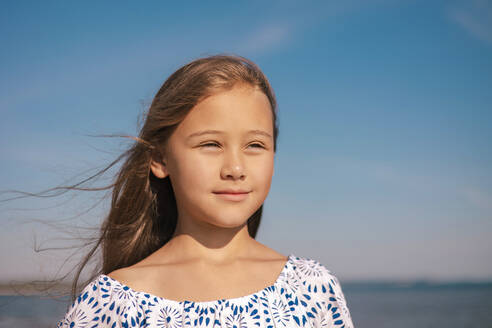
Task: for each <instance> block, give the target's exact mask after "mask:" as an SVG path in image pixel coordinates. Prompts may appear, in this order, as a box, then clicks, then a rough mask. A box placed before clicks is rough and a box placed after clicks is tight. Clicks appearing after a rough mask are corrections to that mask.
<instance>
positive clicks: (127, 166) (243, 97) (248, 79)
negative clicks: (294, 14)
mask: <svg viewBox="0 0 492 328" xmlns="http://www.w3.org/2000/svg"><path fill="white" fill-rule="evenodd" d="M277 136H278V126H277V115H276V100H275V96H274V92H273V90H272V88H271V86H270V84H269V82H268V80H267V78H266V77H265V76H264V75H263V73H262V72H261V71H260V69H259V68H258V67H257V66H256V65H255V64H254V63H253V62H251V61H250V60H248V59H246V58H243V57H240V56H226V55H215V56H210V57H206V58H200V59H197V60H195V61H192V62H190V63H188V64H186V65H185V66H183V67H181V68H180V69H178V70H177V71H176V72H175V73H173V74H172V75H171V76H170V77H169V78H168V79H167V80H166V81H165V82H164V84H163V85H162V87H161V88H160V90H159V91H158V92H157V94H156V96H155V98H154V100H153V101H152V103H151V105H150V108H149V111H148V114H147V117H146V119H145V122H144V125H143V128H142V130H141V132H140V134H139V137H138V138H136V140H137V142H136V143H135V144H134V145H133V146H132V148H130V149H129V150H128V151H127V152H126V153H125V154H124V155H126V161H125V162H124V164H123V166H122V167H121V169H120V171H119V173H118V175H117V179H116V181H115V183H114V185H112V186H113V197H112V202H111V209H110V212H109V215H108V216H107V218H106V220H105V221H104V223H103V225H102V229H101V235H100V238H99V240H98V243H97V245H96V246H95V247H94V249H93V250H92V252H91V253H89V257H90V255H92V254H93V253H94V252H95V251H96V249H97V248H98V247H99V246H101V248H102V255H103V256H102V270H101V271H100V272H99V274H98V275H97V276H94V277H92V278H91V279H92V280H90V282H89V283H88V284H87V285H86V286H85V288H84V289H83V290H82V291H81V292H80V293H79V294H78V297H76V298H75V297H73V295H75V294H73V295H72V304H71V305H70V306H69V308H68V311H67V313H66V315H65V317H64V318H63V319H62V320H60V321H59V322H58V327H59V328H61V327H67V328H68V327H168V328H180V327H347V328H348V327H353V324H352V320H351V317H350V313H349V310H348V308H347V305H346V302H345V298H344V295H343V293H342V289H341V286H340V284H339V282H338V280H337V278H336V277H335V276H334V275H333V274H332V273H331V272H330V271H329V270H328V269H327V268H326V267H325V266H323V265H322V264H321V263H319V262H318V261H316V260H313V259H309V258H304V257H299V256H296V255H294V254H289V255H288V256H284V255H282V254H280V253H278V252H276V251H275V250H273V249H271V248H269V247H267V246H266V245H263V244H261V243H260V242H258V241H256V240H255V236H256V232H257V230H258V226H259V224H260V219H261V214H262V210H263V203H264V201H265V199H266V197H267V195H268V191H269V189H270V183H271V179H272V176H273V172H274V155H275V152H276V142H277ZM87 260H88V258H86V261H85V262H83V265H82V267H83V266H84V265H85V264H86V263H87ZM78 274H80V270H79V271H78ZM78 274H77V276H76V279H78ZM75 286H76V283H75Z"/></svg>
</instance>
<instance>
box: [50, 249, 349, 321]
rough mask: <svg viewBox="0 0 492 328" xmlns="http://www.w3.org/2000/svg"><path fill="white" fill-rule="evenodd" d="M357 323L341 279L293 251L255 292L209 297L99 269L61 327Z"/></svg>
mask: <svg viewBox="0 0 492 328" xmlns="http://www.w3.org/2000/svg"><path fill="white" fill-rule="evenodd" d="M72 327H74V328H75V327H77V328H79V327H80V328H85V327H87V328H95V327H112V328H115V327H121V328H127V327H159V328H188V327H207V328H218V327H223V328H250V327H265V328H280V327H289V328H290V327H305V328H328V327H337V328H353V323H352V319H351V316H350V312H349V309H348V307H347V304H346V300H345V296H344V294H343V292H342V288H341V286H340V283H339V281H338V279H337V278H336V277H335V275H333V274H332V273H331V272H330V271H329V270H328V269H327V268H326V267H325V266H324V265H322V264H321V263H320V262H318V261H316V260H314V259H309V258H305V257H299V256H295V255H293V254H290V255H289V256H288V259H287V262H286V263H285V265H284V268H283V269H282V272H281V273H280V275H279V276H278V278H277V280H276V281H275V283H274V284H273V285H271V286H268V287H266V288H264V289H262V290H260V291H258V292H256V293H253V294H250V295H246V296H242V297H237V298H230V299H220V300H215V301H208V302H193V301H181V302H179V301H174V300H169V299H165V298H162V297H158V296H155V295H152V294H149V293H146V292H142V291H135V290H133V289H131V288H130V287H128V286H125V285H123V284H122V283H120V282H119V281H117V280H114V279H112V278H111V277H109V276H107V275H104V274H101V275H99V276H98V277H97V278H95V279H94V280H93V281H92V282H91V283H89V284H88V285H87V286H86V287H85V288H84V289H83V290H82V292H81V293H80V294H79V295H78V297H77V299H76V300H75V302H73V303H72V304H71V305H70V307H69V309H68V311H67V313H66V315H65V317H64V318H63V319H62V320H60V321H59V322H58V325H57V328H72Z"/></svg>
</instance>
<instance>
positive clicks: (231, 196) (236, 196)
mask: <svg viewBox="0 0 492 328" xmlns="http://www.w3.org/2000/svg"><path fill="white" fill-rule="evenodd" d="M214 194H216V195H217V196H218V197H219V198H221V199H224V200H229V201H233V202H240V201H242V200H244V199H246V198H247V197H248V194H249V192H241V193H224V192H214Z"/></svg>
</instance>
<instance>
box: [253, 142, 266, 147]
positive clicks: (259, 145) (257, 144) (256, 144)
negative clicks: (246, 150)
mask: <svg viewBox="0 0 492 328" xmlns="http://www.w3.org/2000/svg"><path fill="white" fill-rule="evenodd" d="M250 146H258V147H254V148H265V147H263V145H261V144H259V143H254V144H251V145H250Z"/></svg>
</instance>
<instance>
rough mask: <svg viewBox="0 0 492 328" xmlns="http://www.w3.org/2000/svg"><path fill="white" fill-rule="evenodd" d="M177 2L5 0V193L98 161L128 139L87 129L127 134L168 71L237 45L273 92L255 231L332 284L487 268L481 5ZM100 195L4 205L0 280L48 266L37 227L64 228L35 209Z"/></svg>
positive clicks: (74, 204)
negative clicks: (274, 120) (268, 181)
mask: <svg viewBox="0 0 492 328" xmlns="http://www.w3.org/2000/svg"><path fill="white" fill-rule="evenodd" d="M177 3H178V2H164V1H145V2H142V1H138V2H137V1H133V2H129V1H128V2H125V1H113V2H111V1H104V2H98V1H93V2H89V1H84V2H80V1H2V2H1V3H0V44H1V51H0V111H1V119H0V151H1V158H2V160H1V161H0V189H2V190H5V189H21V190H27V191H40V190H43V189H46V188H49V187H53V186H56V185H58V184H60V183H63V182H64V181H66V179H69V178H71V177H73V176H74V175H75V174H78V173H81V172H83V171H85V170H88V169H91V168H94V167H102V165H104V164H107V163H109V161H110V160H111V159H113V158H115V157H116V156H117V155H118V153H119V151H120V150H122V149H124V148H123V147H124V146H125V145H128V143H126V144H125V143H123V142H122V141H121V140H117V139H107V138H106V139H104V138H94V137H89V136H87V135H94V134H110V133H125V134H131V135H136V133H137V119H138V116H139V113H141V112H142V110H143V109H145V104H148V103H149V102H150V101H151V100H152V97H153V95H154V94H155V92H156V91H157V90H158V89H159V87H160V85H161V84H162V83H163V81H164V80H165V79H166V78H167V77H168V76H169V74H171V73H172V72H173V71H175V70H176V69H177V68H179V67H180V66H181V65H183V64H185V63H187V62H188V61H190V60H193V59H195V58H198V57H200V56H205V55H211V54H216V53H222V52H226V53H234V54H239V55H242V56H246V57H248V58H250V59H252V60H254V61H255V62H256V63H257V64H258V65H259V66H260V67H261V68H262V69H263V71H264V72H265V74H266V75H267V77H268V78H269V80H270V82H271V84H272V85H273V88H274V90H275V92H276V96H277V100H278V104H279V107H278V111H279V123H280V135H279V139H278V152H277V155H276V159H275V161H276V162H275V175H274V178H273V182H272V186H271V190H270V194H269V195H268V198H267V201H266V203H265V212H264V213H265V214H264V218H263V222H262V226H261V227H260V232H259V234H258V240H259V241H261V242H263V243H265V244H267V245H268V246H270V247H272V248H274V249H276V250H277V251H279V252H281V253H284V254H289V253H294V254H296V255H299V256H304V257H308V258H314V259H317V260H319V261H320V262H322V263H323V264H325V265H326V266H327V267H328V268H329V269H330V270H332V271H333V272H334V273H335V274H337V276H339V278H340V279H341V280H351V279H438V280H449V279H472V280H473V279H492V238H491V237H492V128H491V125H492V92H491V91H492V2H491V1H472V0H470V1H464V0H463V1H404V0H401V1H396V0H395V1H389V0H388V1H362V0H360V1H303V2H300V1H267V2H265V1H210V2H209V1H207V2H205V1H195V2H187V3H186V4H179V5H178V4H177ZM71 181H75V180H71ZM0 196H1V197H2V198H5V197H8V196H9V195H5V194H2V195H0ZM67 198H70V197H67ZM96 199H97V197H95V196H94V195H90V194H84V195H79V196H78V197H77V198H75V199H74V200H72V201H71V202H69V203H67V204H66V205H62V206H61V207H53V206H51V205H50V206H48V205H47V204H48V203H49V204H52V205H53V204H59V203H60V202H61V201H60V199H58V200H48V199H45V200H42V201H40V200H35V199H29V198H28V199H23V200H20V201H17V202H9V203H3V204H0V210H1V215H0V224H1V229H0V240H1V243H2V247H0V260H1V261H2V265H1V266H2V270H1V271H0V280H5V279H13V278H26V277H27V278H30V277H45V275H46V274H49V273H51V272H54V270H55V269H56V268H57V267H58V265H59V264H61V260H60V258H61V254H62V253H61V252H56V251H54V252H42V253H35V252H33V250H32V245H33V238H35V239H36V241H37V242H38V243H42V246H43V247H55V246H54V245H59V244H60V242H61V241H58V242H53V241H52V239H53V238H59V237H63V234H61V232H60V231H56V230H54V229H55V228H60V227H62V225H61V224H60V223H57V224H56V225H55V226H54V227H48V226H46V225H44V224H39V223H35V222H31V223H29V222H30V221H29V220H30V219H33V218H43V219H53V220H54V219H62V218H68V217H70V216H71V215H73V214H75V212H72V211H75V210H80V209H82V208H84V206H88V204H92V203H93V201H94V200H96ZM18 208H21V209H27V208H29V209H30V210H29V211H27V210H23V211H19V210H16V209H18ZM40 208H43V209H42V210H41V209H40ZM102 211H103V210H101V211H100V213H102ZM100 220H101V216H100V215H99V214H97V213H96V214H94V213H92V214H89V215H87V216H86V220H85V221H84V222H87V223H89V224H93V225H96V226H97V224H98V223H99V222H100ZM79 221H81V218H76V219H75V221H71V222H72V223H78V222H79ZM57 243H58V244H57ZM63 254H64V253H63ZM6 263H8V265H5V264H6ZM75 263H76V262H75V261H74V262H73V263H70V264H69V265H68V266H66V267H65V269H69V268H70V265H72V264H73V265H74V264H75Z"/></svg>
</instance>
